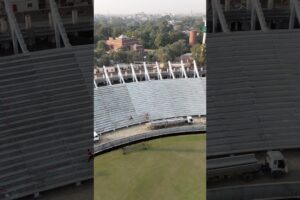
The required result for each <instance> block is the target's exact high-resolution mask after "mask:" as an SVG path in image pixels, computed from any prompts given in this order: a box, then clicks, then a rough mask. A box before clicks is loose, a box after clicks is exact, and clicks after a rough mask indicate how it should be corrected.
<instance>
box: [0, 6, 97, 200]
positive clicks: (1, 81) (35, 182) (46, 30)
mask: <svg viewBox="0 0 300 200" xmlns="http://www.w3.org/2000/svg"><path fill="white" fill-rule="evenodd" d="M68 2H69V1H54V0H44V1H32V2H26V1H18V2H16V1H15V2H12V1H9V0H1V1H0V199H19V198H24V199H32V196H33V195H34V196H36V197H37V196H40V197H41V199H44V198H45V199H47V198H50V197H53V196H55V198H56V199H66V198H67V199H84V200H88V199H93V184H92V181H91V179H92V178H93V162H92V161H91V160H90V153H89V151H90V152H91V153H92V152H93V81H92V78H93V66H92V65H93V62H92V58H93V4H92V1H90V0H86V1H82V2H81V3H76V1H74V3H68ZM76 185H77V186H76ZM27 196H28V197H27Z"/></svg>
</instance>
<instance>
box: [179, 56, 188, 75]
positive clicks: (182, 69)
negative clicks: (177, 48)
mask: <svg viewBox="0 0 300 200" xmlns="http://www.w3.org/2000/svg"><path fill="white" fill-rule="evenodd" d="M180 64H181V76H182V77H184V78H187V75H186V71H185V67H184V64H183V61H182V60H181V62H180Z"/></svg>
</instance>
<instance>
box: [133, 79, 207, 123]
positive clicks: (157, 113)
mask: <svg viewBox="0 0 300 200" xmlns="http://www.w3.org/2000/svg"><path fill="white" fill-rule="evenodd" d="M204 80H205V79H175V80H172V79H170V80H163V81H151V82H143V83H139V84H128V85H127V88H128V91H129V94H130V97H131V101H132V103H133V105H134V107H135V109H136V112H137V114H138V115H140V116H145V114H146V113H148V114H149V118H150V120H156V119H163V118H171V117H176V116H187V115H204V113H206V105H205V96H206V95H205V81H204Z"/></svg>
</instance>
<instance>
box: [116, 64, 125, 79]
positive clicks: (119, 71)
mask: <svg viewBox="0 0 300 200" xmlns="http://www.w3.org/2000/svg"><path fill="white" fill-rule="evenodd" d="M117 69H118V76H119V80H120V83H122V84H125V81H124V78H123V75H122V72H121V69H120V65H119V64H117Z"/></svg>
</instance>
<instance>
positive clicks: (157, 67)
mask: <svg viewBox="0 0 300 200" xmlns="http://www.w3.org/2000/svg"><path fill="white" fill-rule="evenodd" d="M155 66H156V69H157V78H158V80H163V78H162V75H161V71H160V69H159V65H158V62H155Z"/></svg>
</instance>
